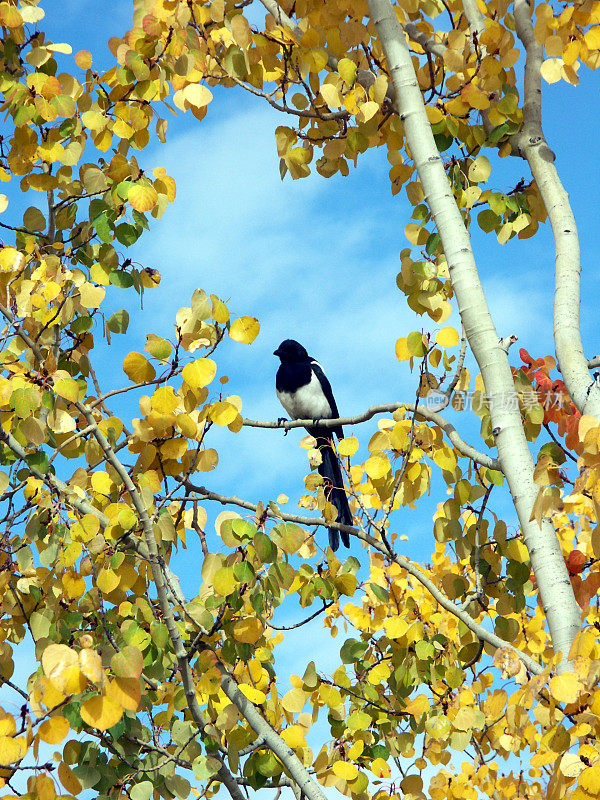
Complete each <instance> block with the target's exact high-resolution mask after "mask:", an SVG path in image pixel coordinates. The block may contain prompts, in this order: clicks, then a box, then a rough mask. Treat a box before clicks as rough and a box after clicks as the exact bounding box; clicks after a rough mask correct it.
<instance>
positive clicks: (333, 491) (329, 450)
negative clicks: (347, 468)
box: [317, 437, 353, 550]
mask: <svg viewBox="0 0 600 800" xmlns="http://www.w3.org/2000/svg"><path fill="white" fill-rule="evenodd" d="M317 447H318V448H319V450H320V451H321V457H322V461H321V463H320V464H319V467H318V470H319V475H322V476H323V478H324V479H325V483H326V486H325V496H326V497H327V499H328V500H329V502H330V503H331V504H332V505H334V506H335V508H336V509H337V512H338V515H337V520H336V522H341V523H342V524H343V525H352V524H353V519H352V512H351V511H350V506H349V505H348V498H347V496H346V492H345V491H344V479H343V478H342V470H341V468H340V462H339V461H338V457H337V454H336V452H335V450H334V449H333V443H332V440H331V439H330V438H324V437H318V438H317ZM340 536H341V537H342V544H343V545H344V547H350V535H349V534H348V532H347V531H338V530H336V529H335V528H329V544H330V546H331V549H332V550H337V549H338V547H339V544H340Z"/></svg>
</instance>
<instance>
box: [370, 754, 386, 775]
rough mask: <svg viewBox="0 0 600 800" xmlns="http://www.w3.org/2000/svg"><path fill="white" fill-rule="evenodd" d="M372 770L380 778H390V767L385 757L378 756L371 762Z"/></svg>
mask: <svg viewBox="0 0 600 800" xmlns="http://www.w3.org/2000/svg"><path fill="white" fill-rule="evenodd" d="M370 770H371V772H373V773H374V774H375V775H376V776H377V777H378V778H389V777H390V774H391V771H390V768H389V766H388V765H387V764H386V762H385V761H384V760H383V758H376V759H375V760H374V761H373V763H372V764H371V766H370Z"/></svg>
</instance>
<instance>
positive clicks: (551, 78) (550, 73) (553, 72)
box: [540, 58, 562, 83]
mask: <svg viewBox="0 0 600 800" xmlns="http://www.w3.org/2000/svg"><path fill="white" fill-rule="evenodd" d="M540 73H541V75H542V78H543V79H544V80H545V81H546V83H556V82H557V81H559V80H560V79H561V77H562V59H560V58H547V59H546V60H545V61H544V63H543V64H542V66H541V68H540Z"/></svg>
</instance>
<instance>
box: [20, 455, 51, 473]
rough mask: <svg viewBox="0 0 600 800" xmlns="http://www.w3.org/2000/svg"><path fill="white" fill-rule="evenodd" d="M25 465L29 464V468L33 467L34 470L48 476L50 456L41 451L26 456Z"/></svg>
mask: <svg viewBox="0 0 600 800" xmlns="http://www.w3.org/2000/svg"><path fill="white" fill-rule="evenodd" d="M25 463H26V464H27V466H29V467H31V468H32V469H37V471H38V472H41V473H43V474H44V475H45V474H46V472H48V468H49V463H48V456H47V455H46V453H44V452H42V451H41V450H38V451H37V452H35V453H29V454H28V455H26V456H25Z"/></svg>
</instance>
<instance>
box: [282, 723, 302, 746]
mask: <svg viewBox="0 0 600 800" xmlns="http://www.w3.org/2000/svg"><path fill="white" fill-rule="evenodd" d="M281 738H282V739H283V741H284V742H285V743H286V744H287V745H288V747H291V748H292V749H299V748H301V747H306V739H305V738H304V728H303V727H302V726H301V725H290V727H289V728H286V729H285V730H283V731H281Z"/></svg>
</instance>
